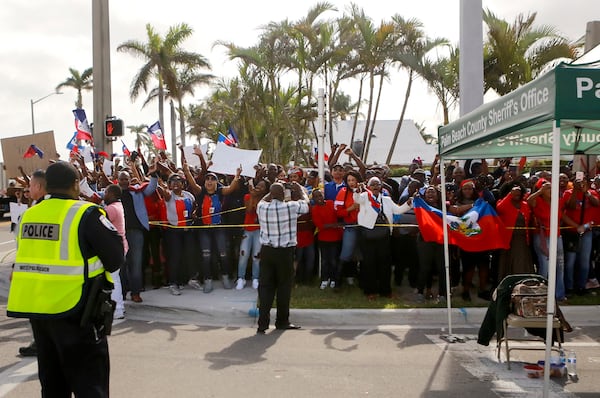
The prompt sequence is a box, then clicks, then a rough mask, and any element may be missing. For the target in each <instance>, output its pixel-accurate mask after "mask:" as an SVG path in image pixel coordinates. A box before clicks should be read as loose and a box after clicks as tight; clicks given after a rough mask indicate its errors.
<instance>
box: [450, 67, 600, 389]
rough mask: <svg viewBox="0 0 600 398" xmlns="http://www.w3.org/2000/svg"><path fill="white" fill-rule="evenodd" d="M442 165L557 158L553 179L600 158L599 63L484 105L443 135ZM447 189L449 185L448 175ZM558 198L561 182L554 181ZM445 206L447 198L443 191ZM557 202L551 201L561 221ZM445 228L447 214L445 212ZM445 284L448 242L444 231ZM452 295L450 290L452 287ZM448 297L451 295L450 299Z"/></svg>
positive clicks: (552, 277) (552, 278)
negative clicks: (564, 164) (569, 162)
mask: <svg viewBox="0 0 600 398" xmlns="http://www.w3.org/2000/svg"><path fill="white" fill-rule="evenodd" d="M438 146H439V154H440V158H441V162H440V163H441V164H442V165H443V164H444V160H446V159H472V158H501V157H512V156H549V155H551V156H552V175H554V176H557V175H558V174H559V161H560V156H561V155H573V154H575V153H578V154H591V155H597V154H600V62H598V61H597V62H595V63H589V64H582V65H575V64H564V63H563V64H560V65H558V66H556V67H555V68H554V69H552V70H551V71H549V72H548V73H546V74H544V75H543V76H540V77H539V78H537V79H535V80H533V81H531V82H530V83H528V84H526V85H524V86H522V87H520V88H518V89H516V90H515V91H513V92H511V93H509V94H507V95H505V96H503V97H500V98H498V99H496V100H495V101H493V102H490V103H487V104H484V105H481V106H480V107H479V108H477V109H475V110H473V111H472V112H470V113H468V114H466V115H464V116H463V117H461V118H459V119H458V120H456V121H454V122H452V123H449V124H447V125H446V126H442V127H440V128H439V129H438ZM440 174H441V176H442V186H443V185H444V183H445V181H444V174H445V173H444V172H443V170H442V171H440ZM552 191H553V192H558V178H553V179H552ZM442 196H443V197H442V200H443V202H444V203H445V200H446V198H445V192H444V191H443V190H442ZM558 199H559V198H558V196H557V195H553V196H552V201H551V212H552V214H556V215H558ZM443 213H444V223H446V209H445V208H444V209H443ZM557 229H558V217H552V218H551V224H550V230H551V231H555V230H557ZM444 246H445V252H446V254H445V261H446V281H447V282H446V283H447V285H448V284H449V280H450V279H449V275H448V270H449V267H448V264H449V258H448V236H447V230H446V229H444ZM556 249H557V236H556V235H551V236H550V258H549V264H551V265H552V264H554V265H556V257H557V256H556ZM555 283H556V267H555V266H550V267H549V275H548V285H549V286H548V308H547V314H548V315H547V323H546V326H547V328H546V330H547V333H546V357H545V359H546V361H545V364H546V369H545V373H544V375H545V376H544V377H545V386H544V396H545V397H546V396H547V394H548V384H549V375H550V372H549V370H550V349H551V346H552V327H551V325H552V317H553V314H554V312H555V300H554V295H555ZM447 291H448V292H450V287H449V286H447ZM448 294H449V293H448ZM447 302H448V324H449V333H450V334H452V324H451V316H450V310H451V304H450V297H448V300H447Z"/></svg>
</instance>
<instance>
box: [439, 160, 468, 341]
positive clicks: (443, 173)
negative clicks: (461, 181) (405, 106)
mask: <svg viewBox="0 0 600 398" xmlns="http://www.w3.org/2000/svg"><path fill="white" fill-rule="evenodd" d="M440 177H441V185H442V225H443V231H444V270H445V272H446V309H447V313H448V334H447V335H441V336H440V338H442V339H443V340H446V341H447V342H448V343H456V342H460V343H464V342H465V340H464V338H461V337H458V336H454V335H453V333H452V300H451V296H450V254H449V247H448V228H447V225H448V217H447V216H448V213H447V211H446V200H447V199H446V171H445V169H444V157H443V156H441V155H440Z"/></svg>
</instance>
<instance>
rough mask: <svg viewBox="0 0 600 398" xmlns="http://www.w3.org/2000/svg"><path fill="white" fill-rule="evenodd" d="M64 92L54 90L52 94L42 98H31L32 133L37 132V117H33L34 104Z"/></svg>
mask: <svg viewBox="0 0 600 398" xmlns="http://www.w3.org/2000/svg"><path fill="white" fill-rule="evenodd" d="M55 94H62V92H60V91H53V92H51V93H50V94H47V95H44V96H43V97H42V98H38V99H36V100H33V99H30V100H29V103H30V104H31V135H33V134H35V118H34V117H33V105H35V104H37V103H38V102H40V101H43V100H45V99H46V98H48V97H50V96H52V95H55Z"/></svg>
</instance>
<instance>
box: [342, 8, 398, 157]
mask: <svg viewBox="0 0 600 398" xmlns="http://www.w3.org/2000/svg"><path fill="white" fill-rule="evenodd" d="M350 13H351V18H352V21H353V23H354V25H355V28H356V30H357V32H358V33H359V38H360V42H358V43H357V44H358V48H356V51H357V52H358V56H359V58H360V66H359V68H362V70H363V71H365V72H366V73H367V74H368V78H369V100H368V101H369V102H368V103H369V107H368V109H367V121H366V123H365V131H364V134H363V143H364V148H365V149H364V152H363V156H362V160H363V161H366V159H367V156H368V154H369V144H370V142H371V135H372V131H373V129H374V127H375V118H376V117H377V106H378V103H379V98H380V96H381V87H382V83H383V79H385V77H386V73H387V72H386V64H387V62H388V57H387V55H388V54H389V48H390V46H391V45H392V42H391V40H390V38H391V36H392V34H393V33H394V26H393V24H391V23H389V22H382V23H381V24H380V25H379V27H377V28H376V27H375V26H374V24H373V22H372V21H371V19H370V18H369V17H367V16H366V14H365V12H364V10H362V9H359V8H358V7H357V6H356V5H355V4H352V5H351V7H350ZM376 76H379V79H380V84H379V88H378V95H377V100H376V101H375V103H376V106H375V109H374V108H373V103H374V99H375V98H374V97H375V77H376ZM371 120H372V121H371ZM369 131H370V132H371V133H369Z"/></svg>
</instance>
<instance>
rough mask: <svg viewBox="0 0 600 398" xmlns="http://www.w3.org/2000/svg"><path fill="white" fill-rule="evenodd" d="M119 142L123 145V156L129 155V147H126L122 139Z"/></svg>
mask: <svg viewBox="0 0 600 398" xmlns="http://www.w3.org/2000/svg"><path fill="white" fill-rule="evenodd" d="M121 144H123V147H122V150H123V155H125V156H131V151H130V150H129V148H127V145H125V143H124V142H123V140H121Z"/></svg>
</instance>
